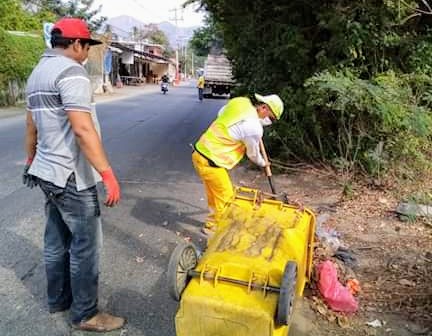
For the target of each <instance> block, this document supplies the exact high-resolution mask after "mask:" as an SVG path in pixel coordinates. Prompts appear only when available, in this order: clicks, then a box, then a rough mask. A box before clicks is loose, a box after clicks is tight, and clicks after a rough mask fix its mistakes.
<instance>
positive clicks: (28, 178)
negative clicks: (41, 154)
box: [22, 157, 37, 189]
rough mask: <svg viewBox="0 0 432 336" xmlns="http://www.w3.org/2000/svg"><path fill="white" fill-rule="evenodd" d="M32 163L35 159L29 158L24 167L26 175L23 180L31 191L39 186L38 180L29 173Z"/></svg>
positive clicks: (24, 174)
mask: <svg viewBox="0 0 432 336" xmlns="http://www.w3.org/2000/svg"><path fill="white" fill-rule="evenodd" d="M32 162H33V158H32V157H29V158H28V159H27V162H26V164H25V166H24V173H23V176H22V180H23V183H24V185H25V186H26V187H29V188H30V189H33V188H34V187H36V186H37V178H36V177H35V176H33V175H30V174H29V173H28V170H29V169H30V166H31V164H32Z"/></svg>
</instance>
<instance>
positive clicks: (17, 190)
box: [0, 86, 225, 336]
mask: <svg viewBox="0 0 432 336" xmlns="http://www.w3.org/2000/svg"><path fill="white" fill-rule="evenodd" d="M224 103H225V100H224V99H207V100H204V101H203V102H199V101H198V99H197V93H196V89H195V88H194V87H192V86H189V87H185V86H183V87H177V88H171V89H170V91H169V92H168V94H167V95H162V94H160V93H159V92H157V93H155V92H153V93H145V94H142V95H139V96H134V97H131V98H126V99H123V100H118V101H112V102H109V103H100V104H98V105H97V110H98V116H99V120H100V123H101V128H102V136H103V142H104V145H105V148H106V150H107V152H108V156H109V158H110V161H111V164H112V166H113V168H114V170H115V172H116V173H117V176H118V178H119V179H120V184H121V187H122V202H121V204H120V205H119V206H118V207H116V208H113V209H108V208H105V207H104V208H103V212H102V219H103V231H104V240H103V241H104V242H103V252H102V257H101V276H100V294H99V297H100V308H101V309H102V310H108V311H110V312H113V313H116V314H119V315H121V316H125V317H126V318H127V319H128V325H127V331H125V332H123V333H122V335H125V334H126V335H134V336H135V335H137V336H141V335H145V336H151V335H158V336H164V335H170V336H174V335H175V332H174V316H175V312H176V308H177V304H176V302H174V301H173V300H172V299H171V298H170V297H169V295H168V292H167V282H166V278H165V272H166V267H167V264H168V259H169V255H170V252H171V251H172V250H173V248H174V247H175V245H176V243H178V242H180V241H181V240H183V239H184V237H190V238H191V239H192V241H194V242H195V243H197V244H198V245H199V244H203V237H202V236H201V234H200V233H199V227H200V225H201V221H202V220H203V218H204V217H205V213H206V202H205V200H204V192H203V189H202V186H201V184H200V182H199V180H198V178H197V176H196V175H195V173H194V170H193V167H192V165H191V160H190V155H191V148H190V146H189V144H190V143H192V142H194V140H196V139H197V137H198V136H199V135H200V133H201V132H202V131H203V130H204V129H205V128H206V127H207V126H208V124H209V123H210V121H211V120H212V119H213V118H214V117H215V115H216V113H217V111H218V109H219V108H220V107H221V106H222V105H223V104H224ZM23 137H24V116H23V115H19V116H16V117H11V118H6V119H1V120H0V154H1V160H0V186H1V187H0V200H1V206H0V207H1V208H0V209H1V210H0V335H2V336H7V335H14V336H16V335H17V336H27V335H41V336H42V335H43V336H57V335H71V334H72V335H81V334H82V333H77V332H73V331H71V329H70V327H69V325H68V323H67V321H68V315H67V314H54V315H50V314H49V313H48V311H47V306H46V294H45V291H46V281H45V271H44V266H43V256H42V249H43V230H44V214H43V204H44V199H43V195H42V193H41V191H40V190H35V189H34V190H29V189H27V188H25V187H24V186H23V185H22V184H21V172H22V168H23V164H24V159H25V154H24V150H23ZM117 334H119V333H117ZM117 334H116V335H117Z"/></svg>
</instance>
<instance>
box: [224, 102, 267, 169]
mask: <svg viewBox="0 0 432 336" xmlns="http://www.w3.org/2000/svg"><path fill="white" fill-rule="evenodd" d="M224 107H225V106H223V107H222V108H221V109H220V110H219V112H218V115H220V114H221V113H222V112H223V109H224ZM228 133H229V135H230V136H231V137H232V138H233V139H235V140H237V141H241V142H243V143H244V145H245V146H246V155H247V157H248V158H249V160H251V161H252V162H254V163H255V164H256V165H257V166H259V167H265V165H266V161H265V160H264V158H263V156H262V155H261V151H260V145H259V144H260V140H261V138H262V136H263V133H264V129H263V126H262V125H261V123H260V120H259V118H258V115H257V117H256V118H248V119H245V120H241V121H239V122H238V123H235V124H234V125H232V126H230V127H229V128H228Z"/></svg>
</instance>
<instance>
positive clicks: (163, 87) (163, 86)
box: [161, 82, 168, 94]
mask: <svg viewBox="0 0 432 336" xmlns="http://www.w3.org/2000/svg"><path fill="white" fill-rule="evenodd" d="M161 91H162V93H163V94H165V93H167V92H168V83H167V82H162V83H161Z"/></svg>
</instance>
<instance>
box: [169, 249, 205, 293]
mask: <svg viewBox="0 0 432 336" xmlns="http://www.w3.org/2000/svg"><path fill="white" fill-rule="evenodd" d="M197 264H198V252H197V248H196V247H195V245H194V244H191V243H181V244H179V245H177V247H176V248H175V249H174V251H173V252H172V253H171V257H170V260H169V263H168V271H167V280H168V291H169V294H170V295H171V297H172V298H173V299H174V300H176V301H180V298H181V294H182V293H183V291H184V289H185V288H186V286H187V284H188V283H189V280H190V277H189V276H188V275H187V272H188V271H189V270H193V269H194V268H195V267H196V266H197Z"/></svg>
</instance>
